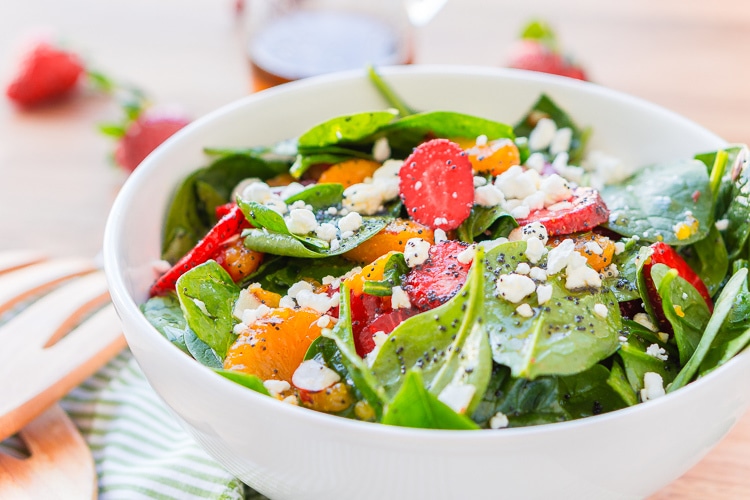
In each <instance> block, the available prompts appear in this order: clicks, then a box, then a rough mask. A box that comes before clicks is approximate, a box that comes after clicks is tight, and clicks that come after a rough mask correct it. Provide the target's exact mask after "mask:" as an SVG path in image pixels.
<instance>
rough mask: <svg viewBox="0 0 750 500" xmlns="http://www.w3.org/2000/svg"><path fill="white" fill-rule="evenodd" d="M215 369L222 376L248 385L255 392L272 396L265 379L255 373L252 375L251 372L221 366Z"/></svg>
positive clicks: (244, 385)
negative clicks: (225, 368)
mask: <svg viewBox="0 0 750 500" xmlns="http://www.w3.org/2000/svg"><path fill="white" fill-rule="evenodd" d="M214 371H215V372H216V373H218V374H219V375H221V376H222V377H224V378H227V379H229V380H231V381H232V382H236V383H238V384H240V385H241V386H243V387H247V388H248V389H252V390H254V391H255V392H259V393H261V394H265V395H266V396H270V394H269V393H268V389H266V387H265V386H264V385H263V381H262V380H261V379H260V378H258V377H257V376H255V375H250V374H249V373H244V372H237V371H233V370H223V369H221V368H218V369H215V370H214Z"/></svg>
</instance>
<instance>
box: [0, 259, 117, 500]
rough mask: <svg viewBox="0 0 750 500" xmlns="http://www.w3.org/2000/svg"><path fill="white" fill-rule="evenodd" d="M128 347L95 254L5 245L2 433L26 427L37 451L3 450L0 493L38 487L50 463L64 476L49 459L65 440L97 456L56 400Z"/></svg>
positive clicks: (77, 451)
mask: <svg viewBox="0 0 750 500" xmlns="http://www.w3.org/2000/svg"><path fill="white" fill-rule="evenodd" d="M123 347H125V339H124V337H123V336H122V333H121V327H120V322H119V320H118V318H117V315H116V314H115V311H114V307H113V306H112V304H111V303H110V302H109V294H108V292H107V284H106V281H105V278H104V273H103V272H102V271H100V270H98V269H97V268H96V267H95V266H94V264H93V262H90V261H85V260H80V259H55V260H48V259H45V258H44V257H43V256H41V255H39V254H35V253H29V252H5V253H0V441H2V440H4V439H5V438H7V437H9V436H11V435H13V434H15V433H19V431H20V433H19V436H20V437H21V438H22V439H23V440H24V441H25V442H26V444H27V447H28V448H29V451H30V452H31V457H30V458H28V459H26V460H19V459H16V458H14V457H9V456H0V498H9V497H11V495H12V497H17V496H18V495H16V494H14V492H15V493H17V492H18V491H36V492H39V489H38V488H37V487H39V486H43V485H44V484H45V483H44V481H43V480H40V477H41V476H43V475H44V474H43V472H44V471H46V472H48V473H49V476H48V477H62V476H61V475H60V474H59V471H58V469H59V468H60V466H61V464H60V463H55V461H53V460H50V459H49V457H55V456H61V454H62V452H61V447H62V448H65V447H68V448H71V447H72V449H71V450H68V453H67V454H68V455H69V456H71V457H72V456H77V457H81V456H84V455H86V453H88V455H87V456H88V457H89V460H88V462H89V463H90V462H91V460H90V452H89V450H88V448H87V447H86V443H85V442H84V441H83V439H82V438H81V437H80V435H79V434H78V432H77V430H76V428H75V426H74V425H73V424H72V423H71V422H70V420H69V419H68V418H67V416H66V415H65V413H64V412H63V411H62V410H60V409H59V408H58V407H56V405H54V403H55V402H56V401H57V400H59V399H60V398H61V397H62V396H64V395H65V394H66V393H68V392H69V391H70V390H71V389H72V388H74V387H75V386H77V385H79V384H80V383H81V382H83V380H85V379H86V378H87V377H89V376H90V375H92V374H93V373H94V372H96V371H97V370H98V369H99V368H100V367H101V366H103V365H104V364H105V363H106V362H107V361H108V360H109V359H110V358H112V357H113V356H114V355H115V354H117V353H118V352H119V351H120V350H122V349H123ZM45 411H46V413H45ZM42 414H43V415H42ZM40 415H42V416H41V417H40ZM37 417H39V418H38V419H37V420H34V419H35V418H37ZM32 421H33V423H32ZM30 423H31V425H28V424H30ZM27 425H28V426H27ZM22 429H23V430H22ZM45 434H47V435H46V436H45ZM76 436H77V437H76ZM52 437H54V438H52ZM91 470H93V464H91ZM30 471H33V472H30ZM64 475H65V474H63V476H64ZM95 479H96V476H95V475H94V476H93V480H94V481H95ZM24 481H27V482H28V484H25V483H24V484H22V482H24ZM53 482H54V481H53ZM58 485H59V484H58ZM50 486H51V485H50ZM89 486H90V485H89ZM33 488H37V489H33ZM49 491H53V490H49ZM6 494H7V496H6ZM57 497H59V492H58V496H55V498H57ZM29 498H42V497H33V496H29ZM77 498H83V497H81V496H78V497H77Z"/></svg>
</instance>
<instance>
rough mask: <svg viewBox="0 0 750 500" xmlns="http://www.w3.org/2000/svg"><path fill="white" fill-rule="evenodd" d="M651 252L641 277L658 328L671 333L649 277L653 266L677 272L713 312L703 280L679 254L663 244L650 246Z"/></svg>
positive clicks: (709, 295) (670, 326) (669, 325)
mask: <svg viewBox="0 0 750 500" xmlns="http://www.w3.org/2000/svg"><path fill="white" fill-rule="evenodd" d="M651 250H652V251H653V253H652V254H651V258H650V259H649V260H648V262H646V263H645V264H644V265H643V277H644V278H645V280H646V294H647V295H648V300H649V302H651V305H652V306H653V308H654V314H655V315H656V319H657V321H658V323H659V327H660V328H661V329H662V330H664V331H667V332H671V331H672V325H671V324H670V323H669V320H667V317H666V316H665V315H664V310H663V308H662V302H661V297H660V296H659V293H658V292H657V290H656V285H655V284H654V280H653V278H652V277H651V268H652V267H653V266H654V264H664V265H666V266H668V267H670V268H672V269H675V270H677V274H678V275H679V276H680V278H682V279H684V280H685V281H687V282H688V283H690V284H691V285H693V287H694V288H695V289H696V290H697V291H698V293H700V294H701V296H702V297H703V299H704V300H705V301H706V305H707V306H708V309H709V310H710V311H711V312H713V310H714V304H713V301H712V300H711V294H709V293H708V288H706V285H705V283H703V280H702V279H701V278H700V276H698V275H697V274H696V273H695V271H693V269H692V268H691V267H690V266H689V265H688V263H687V262H685V260H684V259H683V258H682V257H680V254H678V253H677V251H676V250H675V249H674V248H672V247H671V246H669V245H667V244H666V243H663V242H657V243H653V244H651Z"/></svg>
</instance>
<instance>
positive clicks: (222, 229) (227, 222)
mask: <svg viewBox="0 0 750 500" xmlns="http://www.w3.org/2000/svg"><path fill="white" fill-rule="evenodd" d="M246 227H250V225H249V223H248V222H247V221H246V220H245V216H244V214H243V213H242V211H241V210H240V208H239V207H238V206H235V207H234V208H233V209H232V210H231V211H230V212H229V213H228V214H226V215H225V216H224V217H222V218H221V219H219V222H217V223H216V225H215V226H214V227H212V228H211V230H210V231H209V232H208V234H206V236H205V237H204V238H203V239H202V240H200V241H199V242H198V244H197V245H195V247H193V249H192V250H190V251H189V252H188V253H187V254H185V255H184V256H183V257H182V258H181V259H180V260H179V261H178V262H177V263H176V264H175V265H174V266H172V268H171V269H170V270H169V271H167V272H166V273H164V274H163V275H161V277H159V279H158V280H156V283H154V284H153V285H152V286H151V290H150V292H149V293H150V296H151V297H153V296H155V295H164V294H165V293H169V292H173V291H174V287H175V285H176V284H177V279H178V278H179V277H180V276H182V275H183V274H184V273H185V272H187V271H189V270H190V269H192V268H194V267H195V266H198V265H200V264H203V263H204V262H206V261H207V260H209V259H213V258H215V257H216V256H217V255H219V253H220V252H221V250H222V245H223V244H224V243H225V242H227V240H230V239H233V238H236V237H237V235H238V234H239V233H240V232H241V231H242V229H243V228H246Z"/></svg>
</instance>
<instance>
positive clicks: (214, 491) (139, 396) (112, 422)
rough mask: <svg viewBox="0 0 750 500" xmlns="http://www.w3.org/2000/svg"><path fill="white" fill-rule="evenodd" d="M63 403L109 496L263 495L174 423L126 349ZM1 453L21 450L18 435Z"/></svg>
mask: <svg viewBox="0 0 750 500" xmlns="http://www.w3.org/2000/svg"><path fill="white" fill-rule="evenodd" d="M61 406H62V407H63V408H64V409H65V411H67V413H68V415H70V417H71V418H72V419H73V421H74V422H75V423H76V425H77V426H78V428H79V430H80V431H81V434H82V435H83V437H84V438H85V439H86V441H87V442H88V444H89V447H90V448H91V452H92V454H93V456H94V461H95V462H96V470H97V474H98V476H99V498H101V499H103V500H106V499H128V500H130V499H138V498H157V499H180V500H182V499H185V500H189V499H221V500H234V499H238V500H239V499H247V500H249V499H254V500H255V499H260V498H263V497H262V496H260V495H259V494H258V493H256V492H254V491H252V490H250V489H249V488H246V487H245V486H244V485H243V484H242V483H241V482H240V481H239V480H238V479H236V478H234V477H232V476H231V475H230V474H229V473H228V472H227V471H225V470H224V469H222V467H221V466H220V465H219V464H218V463H216V462H215V461H214V460H213V459H212V458H210V457H209V456H208V455H207V454H206V453H205V452H204V451H203V450H202V449H201V448H200V447H199V446H198V445H197V444H196V443H195V441H193V439H192V438H191V437H190V435H188V434H187V433H186V432H185V431H184V430H183V429H182V428H181V427H180V426H179V424H178V423H177V421H176V420H175V417H174V416H173V415H172V414H171V413H170V412H169V410H168V409H167V407H166V405H165V404H164V403H163V402H162V401H161V400H160V399H159V398H158V396H157V395H156V393H155V392H154V390H153V389H152V388H151V386H149V384H148V382H147V381H146V378H145V377H144V375H143V372H141V370H140V368H139V367H138V364H137V363H136V362H135V359H134V358H133V356H132V355H131V354H130V352H129V351H128V350H125V351H123V352H122V353H121V354H119V355H118V356H117V357H115V358H114V359H113V360H112V361H111V362H110V363H109V364H108V365H107V366H105V367H104V368H102V369H101V370H100V371H99V372H98V373H96V374H95V375H94V376H92V377H91V378H89V379H88V380H86V381H85V382H84V383H83V384H81V386H79V387H77V388H76V389H74V390H73V391H72V392H71V393H70V394H69V395H68V396H67V397H66V398H65V399H63V401H62V402H61ZM0 452H5V453H8V454H11V455H16V456H23V454H24V451H23V445H22V443H21V442H20V440H19V439H18V438H17V437H12V438H9V439H7V440H6V441H4V442H2V443H0Z"/></svg>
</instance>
